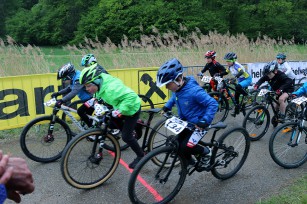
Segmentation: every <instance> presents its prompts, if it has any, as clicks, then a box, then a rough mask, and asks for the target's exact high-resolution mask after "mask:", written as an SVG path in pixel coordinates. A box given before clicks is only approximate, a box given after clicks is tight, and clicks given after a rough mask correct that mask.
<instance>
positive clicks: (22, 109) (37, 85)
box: [0, 67, 170, 130]
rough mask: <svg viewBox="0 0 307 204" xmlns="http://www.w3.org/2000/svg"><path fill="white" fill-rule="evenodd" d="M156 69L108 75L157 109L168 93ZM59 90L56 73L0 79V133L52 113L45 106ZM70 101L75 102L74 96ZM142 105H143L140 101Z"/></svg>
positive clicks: (59, 83) (111, 71)
mask: <svg viewBox="0 0 307 204" xmlns="http://www.w3.org/2000/svg"><path fill="white" fill-rule="evenodd" d="M157 70H158V68H157V67H153V68H139V69H120V70H108V72H109V73H110V74H111V75H112V76H115V77H117V78H119V79H121V80H122V81H123V82H124V84H125V85H126V86H128V87H130V88H132V89H133V90H134V91H135V92H136V93H137V94H142V95H145V96H147V97H148V98H150V99H151V100H152V102H153V103H154V104H155V106H157V107H161V105H163V104H164V103H165V102H166V101H167V100H168V98H169V97H170V95H169V94H170V93H169V92H168V91H167V89H166V88H165V87H164V88H162V89H160V88H158V87H157V86H156V83H155V81H156V73H157ZM60 89H61V81H58V80H57V78H56V74H55V73H54V74H41V75H29V76H15V77H5V78H4V77H3V78H0V130H5V129H12V128H17V127H23V126H24V125H26V124H27V123H28V122H29V121H31V120H32V119H34V118H36V117H38V116H41V115H46V114H51V113H52V108H48V107H45V106H44V105H43V103H44V102H46V101H48V100H50V98H51V94H52V93H53V92H57V91H59V90H60ZM74 100H78V97H75V98H74ZM143 103H144V102H143Z"/></svg>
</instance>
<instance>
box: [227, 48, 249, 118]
mask: <svg viewBox="0 0 307 204" xmlns="http://www.w3.org/2000/svg"><path fill="white" fill-rule="evenodd" d="M237 58H238V57H237V55H236V53H234V52H228V53H227V54H226V55H225V56H224V60H226V63H227V65H228V69H227V72H231V74H232V75H233V76H234V77H235V78H237V80H238V84H237V85H236V87H235V88H236V91H235V102H236V106H235V110H234V112H233V113H232V114H231V115H232V116H233V117H235V116H236V114H239V112H240V105H239V104H240V103H239V98H240V95H241V94H243V95H244V96H247V93H246V91H245V90H244V88H246V87H248V86H249V85H250V84H251V83H252V76H251V75H250V74H249V73H248V72H247V71H246V70H245V68H244V67H243V65H241V64H240V63H239V62H237V61H236V60H237Z"/></svg>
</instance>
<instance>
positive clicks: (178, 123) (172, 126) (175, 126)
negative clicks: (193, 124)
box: [164, 116, 188, 135]
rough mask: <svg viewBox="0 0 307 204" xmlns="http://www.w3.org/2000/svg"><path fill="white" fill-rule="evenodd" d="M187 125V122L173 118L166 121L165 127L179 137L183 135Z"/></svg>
mask: <svg viewBox="0 0 307 204" xmlns="http://www.w3.org/2000/svg"><path fill="white" fill-rule="evenodd" d="M187 125H188V123H187V122H185V121H183V120H180V119H179V118H176V117H174V116H173V117H172V118H169V119H167V120H166V122H165V125H164V126H165V127H166V128H167V129H169V130H170V131H172V132H173V133H175V134H176V135H177V134H179V133H181V132H182V131H183V130H184V128H185V127H186V126H187Z"/></svg>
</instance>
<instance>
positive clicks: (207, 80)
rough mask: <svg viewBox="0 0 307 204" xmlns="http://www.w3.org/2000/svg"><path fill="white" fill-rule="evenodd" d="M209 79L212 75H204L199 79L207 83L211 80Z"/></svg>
mask: <svg viewBox="0 0 307 204" xmlns="http://www.w3.org/2000/svg"><path fill="white" fill-rule="evenodd" d="M211 79H212V77H210V76H204V77H203V78H202V79H201V81H202V82H205V83H209V82H210V81H211Z"/></svg>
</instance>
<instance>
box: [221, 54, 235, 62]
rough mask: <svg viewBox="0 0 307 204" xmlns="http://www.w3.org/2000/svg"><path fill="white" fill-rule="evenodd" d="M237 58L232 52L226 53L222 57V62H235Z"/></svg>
mask: <svg viewBox="0 0 307 204" xmlns="http://www.w3.org/2000/svg"><path fill="white" fill-rule="evenodd" d="M237 58H238V56H237V55H236V53H234V52H228V53H226V55H225V56H224V60H231V61H233V62H234V61H236V59H237Z"/></svg>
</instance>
